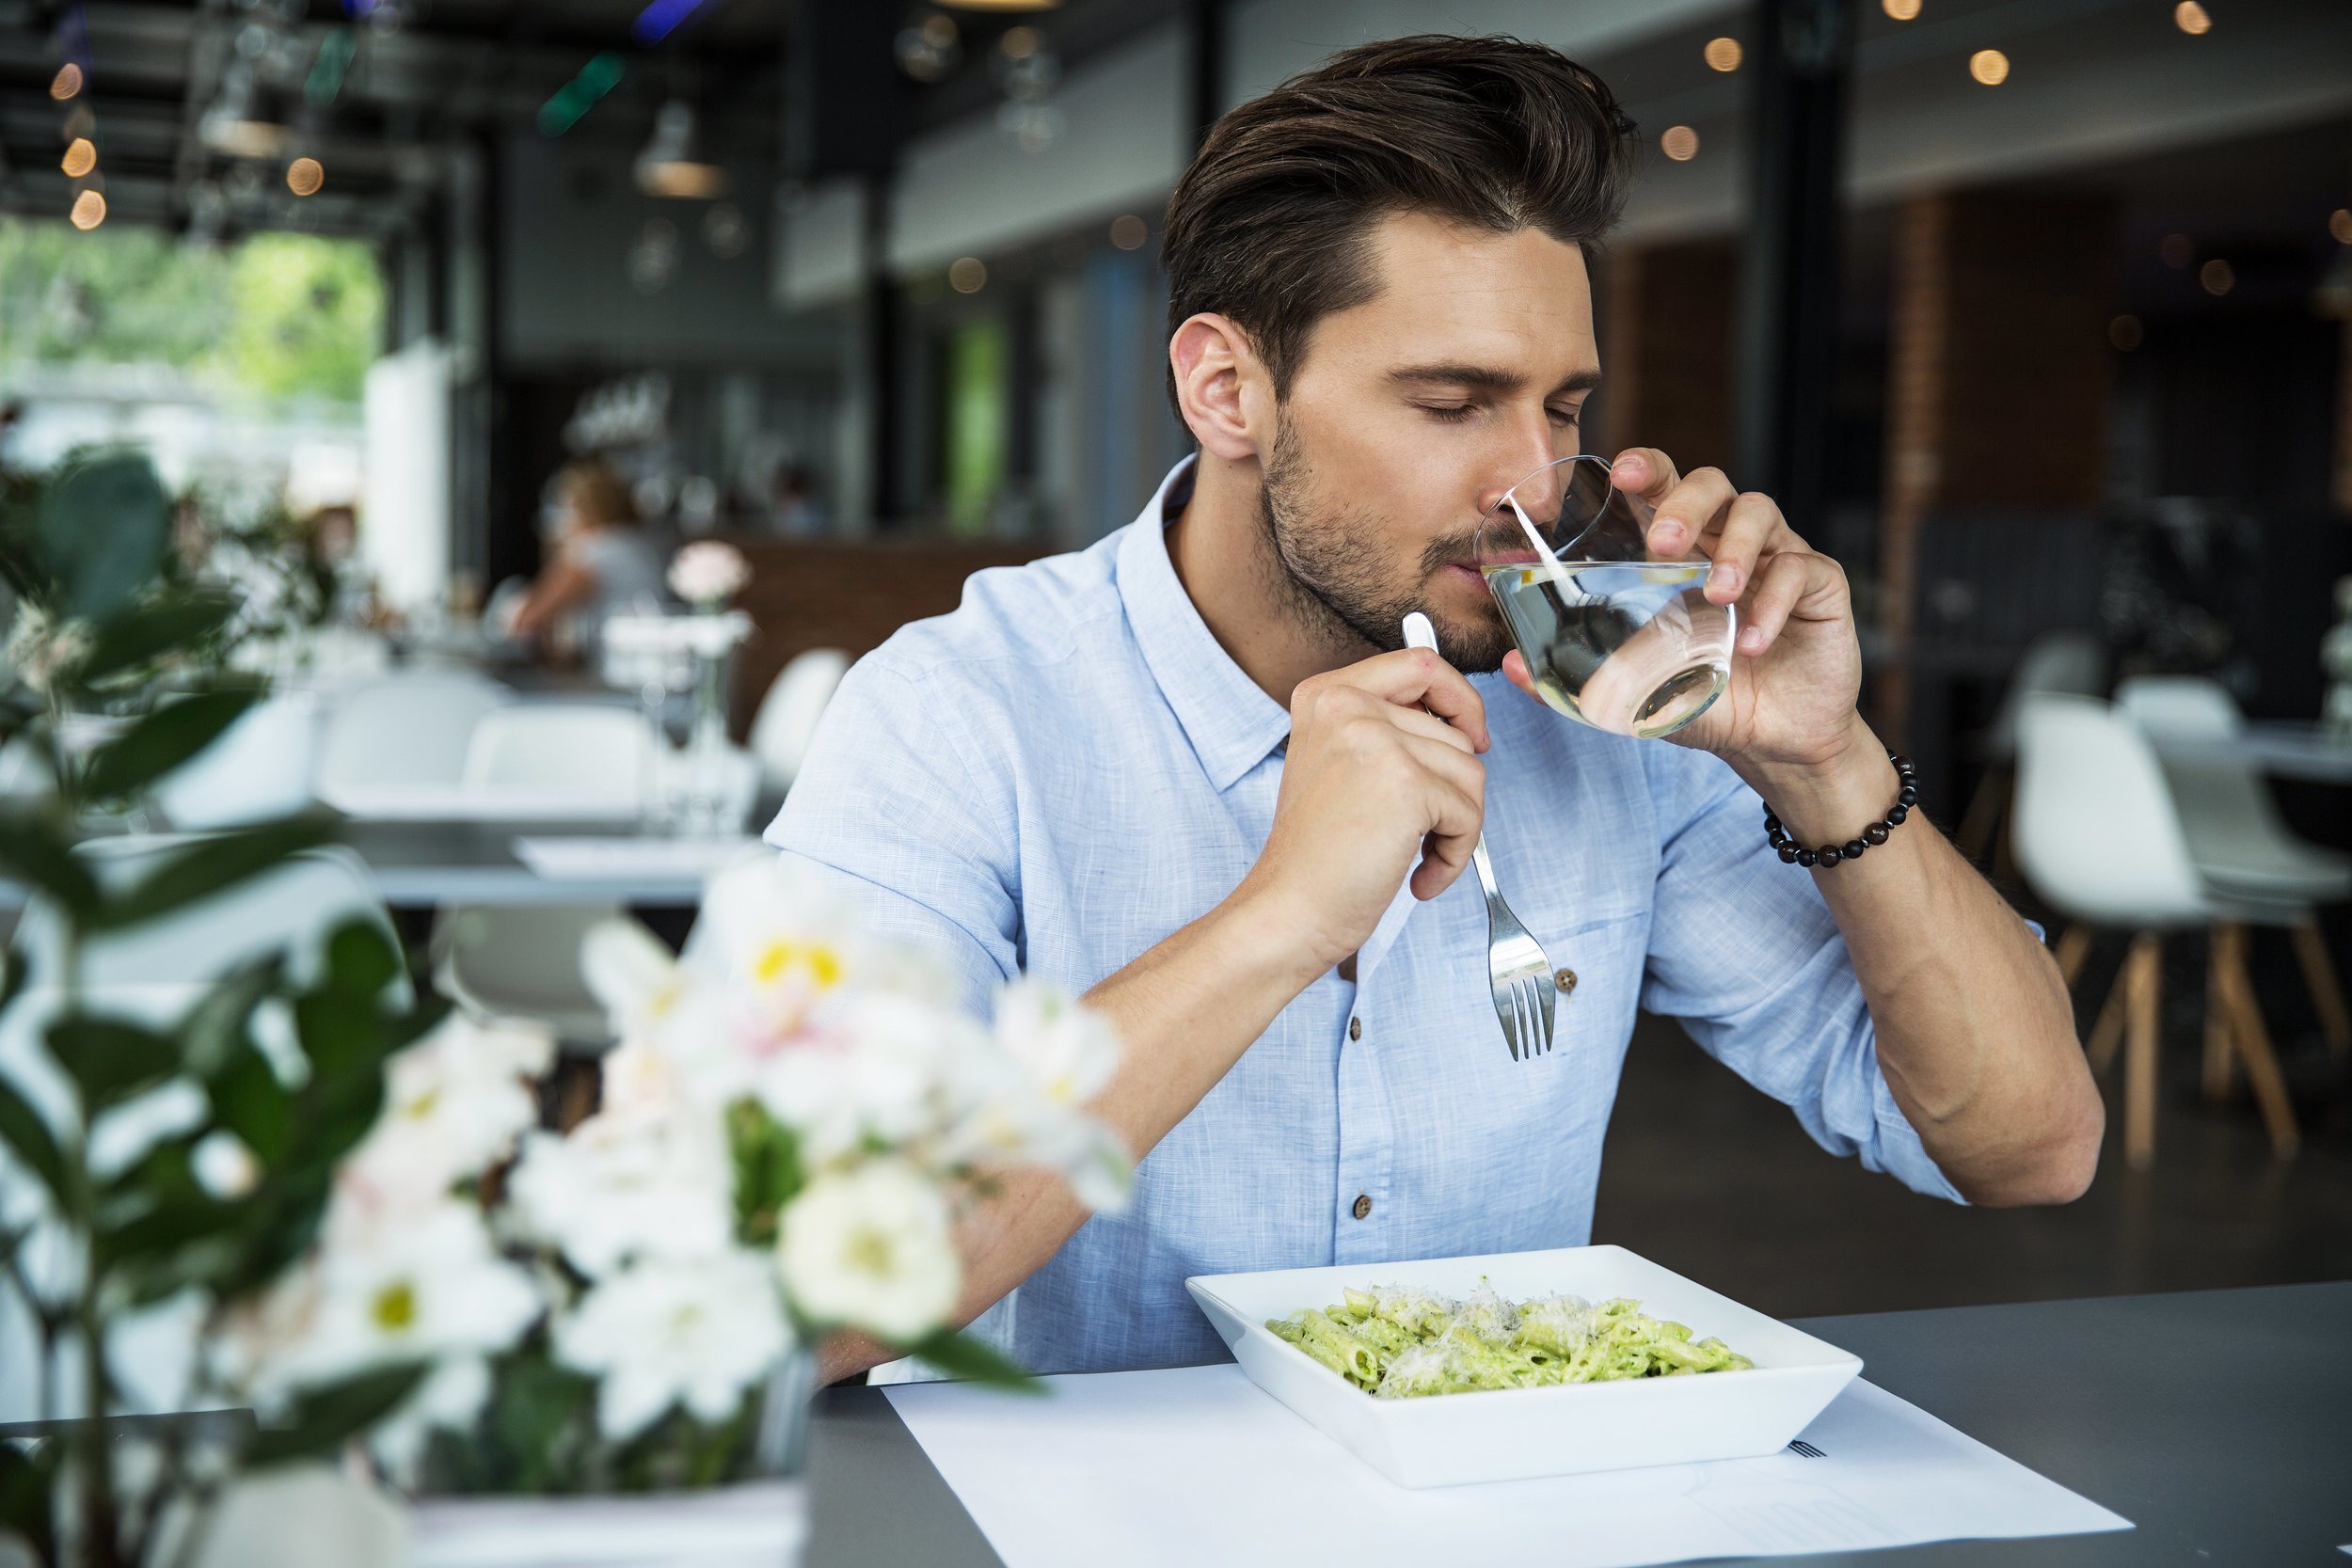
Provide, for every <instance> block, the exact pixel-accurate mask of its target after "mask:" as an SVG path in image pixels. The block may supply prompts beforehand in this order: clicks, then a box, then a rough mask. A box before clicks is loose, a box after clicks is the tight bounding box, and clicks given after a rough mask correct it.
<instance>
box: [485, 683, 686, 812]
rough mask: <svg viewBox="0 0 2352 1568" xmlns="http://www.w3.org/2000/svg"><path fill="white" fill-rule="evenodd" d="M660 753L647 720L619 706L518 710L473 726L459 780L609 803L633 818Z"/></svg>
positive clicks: (504, 710)
mask: <svg viewBox="0 0 2352 1568" xmlns="http://www.w3.org/2000/svg"><path fill="white" fill-rule="evenodd" d="M664 749H665V746H664V742H663V741H662V739H661V737H660V736H658V735H656V734H655V733H654V729H653V726H652V725H651V724H649V723H647V722H646V721H645V718H644V715H643V714H641V713H639V712H638V711H637V710H636V709H635V708H633V707H627V706H623V705H620V704H618V703H516V704H511V705H507V706H504V707H500V708H494V709H492V710H490V711H489V712H487V713H485V714H483V715H482V716H481V717H480V718H479V719H477V720H476V721H475V723H474V727H473V734H472V735H471V736H469V740H468V743H467V746H466V760H465V763H464V765H463V767H462V768H460V769H459V772H458V780H459V782H460V783H461V784H466V785H467V786H468V787H469V788H474V789H481V790H485V791H492V790H501V789H512V790H516V791H520V792H524V793H528V794H532V795H564V796H571V797H575V798H578V799H580V800H583V801H609V802H610V803H611V804H612V806H613V808H614V809H615V810H616V811H618V812H619V813H620V814H621V815H623V816H635V815H636V814H637V812H638V810H639V807H640V806H641V805H642V803H643V802H644V799H645V794H646V791H647V790H648V789H649V788H650V787H651V785H652V781H653V778H654V772H655V769H656V768H658V767H659V766H660V758H661V753H662V752H663V750H664Z"/></svg>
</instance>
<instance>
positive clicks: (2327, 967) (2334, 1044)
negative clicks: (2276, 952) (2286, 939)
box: [2294, 920, 2352, 1056]
mask: <svg viewBox="0 0 2352 1568" xmlns="http://www.w3.org/2000/svg"><path fill="white" fill-rule="evenodd" d="M2294 930H2295V956H2296V959H2298V960H2299V961H2300V962H2301V963H2302V966H2303V984H2304V985H2305V986H2306V987H2308V988H2309V989H2310V990H2311V993H2312V1006H2313V1007H2314V1008H2316V1009H2317V1010H2318V1013H2319V1028H2320V1033H2321V1034H2322V1035H2324V1036H2325V1037H2327V1040H2328V1054H2329V1055H2330V1056H2343V1055H2348V1054H2352V1012H2347V1011H2346V1010H2345V1008H2344V986H2343V984H2342V982H2340V981H2338V980H2337V978H2336V966H2335V964H2334V963H2333V962H2332V961H2330V960H2329V958H2328V940H2327V938H2325V937H2323V936H2321V935H2320V932H2319V922H2318V921H2317V920H2306V921H2304V922H2303V923H2302V924H2301V925H2299V926H2296V927H2295V928H2294Z"/></svg>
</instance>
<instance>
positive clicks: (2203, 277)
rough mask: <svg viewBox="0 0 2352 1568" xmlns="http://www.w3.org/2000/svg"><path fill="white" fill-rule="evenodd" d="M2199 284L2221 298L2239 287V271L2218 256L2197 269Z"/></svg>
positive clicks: (2207, 291)
mask: <svg viewBox="0 0 2352 1568" xmlns="http://www.w3.org/2000/svg"><path fill="white" fill-rule="evenodd" d="M2197 284H2198V287H2200V288H2201V289H2203V290H2204V291H2205V293H2209V294H2211V295H2213V296H2214V297H2215V298H2216V299H2219V298H2220V297H2221V296H2222V295H2223V294H2226V293H2229V292H2230V291H2231V290H2232V289H2234V288H2236V287H2237V271H2236V269H2235V268H2233V267H2232V266H2231V265H2230V263H2229V262H2227V261H2223V260H2222V259H2221V258H2220V257H2218V256H2217V257H2215V258H2214V259H2213V260H2212V261H2207V262H2206V263H2205V264H2204V265H2203V266H2201V267H2199V268H2198V269H2197Z"/></svg>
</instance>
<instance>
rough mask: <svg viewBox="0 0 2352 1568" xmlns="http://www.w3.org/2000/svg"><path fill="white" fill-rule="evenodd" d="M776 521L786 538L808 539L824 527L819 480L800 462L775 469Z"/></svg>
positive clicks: (823, 507)
mask: <svg viewBox="0 0 2352 1568" xmlns="http://www.w3.org/2000/svg"><path fill="white" fill-rule="evenodd" d="M775 524H776V531H777V532H778V533H781V534H783V535H784V536H785V537H787V539H808V538H813V537H815V536H816V535H818V534H820V533H822V532H824V531H825V503H824V502H823V501H821V500H819V499H817V484H816V482H815V481H814V480H813V479H811V478H810V477H809V472H808V470H807V469H806V468H803V467H801V466H800V465H799V464H797V463H787V464H785V465H784V466H783V467H780V468H778V469H777V470H776V483H775Z"/></svg>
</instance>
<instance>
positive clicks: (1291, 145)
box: [1160, 33, 1634, 418]
mask: <svg viewBox="0 0 2352 1568" xmlns="http://www.w3.org/2000/svg"><path fill="white" fill-rule="evenodd" d="M1633 147H1634V132H1633V122H1632V120H1631V119H1628V118H1627V116H1626V114H1625V112H1624V111H1623V110H1622V109H1620V108H1619V107H1618V106H1617V101H1616V99H1615V97H1614V96H1613V95H1612V94H1611V92H1610V91H1609V89H1608V88H1607V87H1603V86H1602V85H1601V83H1600V79H1599V78H1598V77H1597V76H1595V75H1594V74H1593V73H1592V72H1591V71H1586V70H1585V69H1584V68H1583V67H1582V66H1580V65H1578V64H1577V63H1576V62H1575V61H1574V60H1571V59H1569V58H1568V57H1567V56H1566V55H1563V54H1561V53H1560V52H1559V51H1558V50H1556V49H1550V48H1547V47H1545V46H1544V45H1542V44H1538V43H1523V42H1521V41H1519V40H1518V39H1509V38H1453V37H1448V36H1445V35H1442V34H1427V33H1425V34H1421V35H1417V36H1415V37H1412V38H1401V39H1391V40H1388V41H1386V42H1383V43H1368V44H1364V45H1362V46H1360V47H1359V48H1355V49H1350V50H1347V51H1345V52H1343V53H1342V54H1338V55H1332V56H1331V58H1329V59H1328V60H1327V61H1325V62H1324V63H1323V64H1322V65H1321V66H1320V67H1318V68H1317V69H1315V70H1313V71H1308V72H1306V73H1305V74H1303V75H1299V76H1294V77H1292V78H1291V79H1290V80H1289V81H1287V82H1284V83H1283V84H1282V85H1281V86H1280V87H1276V88H1275V89H1274V90H1273V91H1272V92H1269V93H1267V94H1266V95H1265V96H1264V97H1263V98H1254V99H1252V100H1250V101H1249V102H1248V103H1244V104H1242V105H1240V106H1239V107H1238V108H1235V109H1233V110H1232V111H1231V112H1229V113H1228V114H1227V115H1225V117H1224V118H1223V119H1219V120H1218V121H1217V122H1216V125H1215V126H1214V127H1213V128H1212V129H1211V130H1210V132H1209V136H1208V140H1207V141H1206V142H1205V143H1204V144H1202V146H1201V149H1200V154H1199V156H1197V157H1195V158H1194V159H1193V161H1192V166H1191V167H1189V168H1187V169H1185V170H1184V178H1183V179H1182V180H1179V181H1178V182H1176V194H1175V195H1174V196H1173V197H1171V198H1168V228H1167V231H1166V233H1165V235H1164V236H1163V237H1162V240H1161V244H1160V261H1161V263H1162V265H1164V266H1165V267H1166V268H1167V269H1168V331H1169V333H1170V335H1173V334H1174V332H1175V330H1176V328H1177V327H1178V326H1179V325H1182V324H1183V323H1184V321H1185V320H1186V319H1187V318H1189V317H1191V316H1193V315H1195V314H1198V313H1199V312H1200V311H1203V310H1214V311H1217V312H1219V313H1221V314H1223V315H1225V316H1228V317H1230V318H1232V321H1233V322H1234V323H1236V324H1237V325H1239V326H1240V327H1241V329H1242V330H1243V331H1244V332H1247V333H1248V335H1249V340H1250V342H1251V344H1252V346H1253V347H1255V348H1256V350H1257V352H1258V356H1259V357H1260V358H1262V359H1263V360H1264V361H1265V364H1266V369H1267V370H1268V372H1271V373H1272V375H1273V377H1274V391H1275V395H1276V396H1277V397H1283V396H1286V395H1288V393H1289V391H1290V386H1291V378H1292V377H1293V376H1294V375H1295V374H1296V373H1297V370H1298V364H1299V359H1300V356H1302V355H1303V353H1304V352H1305V349H1306V345H1307V337H1308V334H1309V333H1310V332H1311V330H1312V329H1313V327H1314V324H1315V323H1316V322H1317V321H1318V320H1320V319H1321V318H1322V317H1324V316H1325V315H1327V314H1329V313H1330V312H1331V311H1334V310H1343V309H1347V308H1348V307H1349V306H1352V305H1359V304H1361V303H1363V302H1364V301H1365V300H1367V299H1369V298H1371V297H1372V296H1373V294H1374V293H1375V291H1376V290H1377V288H1378V279H1377V278H1376V277H1374V275H1373V270H1372V264H1371V256H1370V254H1369V250H1370V245H1369V240H1370V235H1371V231H1372V229H1373V227H1374V225H1375V224H1376V223H1378V222H1379V221H1380V220H1381V219H1382V218H1384V217H1387V216H1389V215H1390V214H1396V213H1426V214H1429V215H1431V216H1433V217H1438V218H1444V219H1447V220H1449V221H1451V222H1454V223H1459V224H1464V225H1467V226H1469V227H1471V228H1476V229H1484V230H1491V231H1492V232H1495V233H1498V234H1508V233H1511V232H1513V231H1515V230H1520V229H1527V228H1534V229H1539V230H1542V231H1543V232H1545V233H1546V234H1549V235H1550V236H1551V237H1552V238H1553V239H1555V240H1560V241H1564V242H1566V243H1570V244H1577V245H1585V244H1589V243H1590V242H1592V241H1595V240H1597V239H1599V238H1600V237H1601V236H1602V235H1603V234H1605V233H1607V232H1608V230H1610V228H1611V227H1612V226H1613V225H1614V224H1615V222H1616V221H1617V214H1618V212H1619V210H1620V209H1622V208H1623V207H1624V205H1625V198H1626V194H1627V191H1628V189H1629V186H1630V185H1631V182H1632V172H1633ZM1175 393H1176V384H1175V377H1174V374H1173V372H1170V374H1169V377H1168V396H1169V399H1170V401H1171V402H1173V401H1174V399H1175ZM1177 413H1178V417H1179V418H1182V417H1183V409H1182V408H1181V407H1180V408H1179V409H1178V410H1177Z"/></svg>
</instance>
